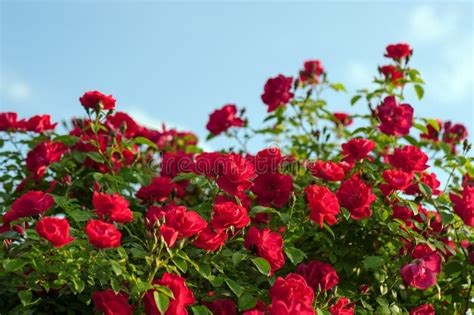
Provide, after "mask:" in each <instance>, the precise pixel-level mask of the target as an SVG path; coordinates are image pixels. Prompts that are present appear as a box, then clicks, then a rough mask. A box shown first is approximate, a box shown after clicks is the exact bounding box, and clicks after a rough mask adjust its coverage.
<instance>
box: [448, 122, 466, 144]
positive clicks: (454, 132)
mask: <svg viewBox="0 0 474 315" xmlns="http://www.w3.org/2000/svg"><path fill="white" fill-rule="evenodd" d="M443 128H444V134H443V142H446V143H451V144H455V143H459V142H461V141H463V140H464V139H466V138H467V129H466V127H464V126H463V125H461V124H454V125H452V123H451V122H450V121H447V122H445V123H444V126H443Z"/></svg>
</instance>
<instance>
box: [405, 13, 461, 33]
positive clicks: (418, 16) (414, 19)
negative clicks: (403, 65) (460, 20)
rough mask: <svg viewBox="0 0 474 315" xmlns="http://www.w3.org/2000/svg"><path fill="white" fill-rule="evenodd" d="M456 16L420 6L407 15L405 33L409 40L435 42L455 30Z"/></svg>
mask: <svg viewBox="0 0 474 315" xmlns="http://www.w3.org/2000/svg"><path fill="white" fill-rule="evenodd" d="M456 21H457V14H455V12H446V11H443V13H442V14H440V12H437V11H435V9H434V8H433V7H431V6H428V5H420V6H417V7H415V9H414V10H413V11H412V12H411V13H410V14H409V15H408V23H407V27H408V29H407V33H408V34H410V37H412V38H411V40H412V41H413V40H416V41H437V40H440V39H443V38H446V37H447V36H448V35H449V34H452V32H453V31H454V30H455V29H456V26H457V25H456V24H457V22H456Z"/></svg>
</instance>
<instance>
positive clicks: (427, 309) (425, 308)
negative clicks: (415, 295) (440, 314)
mask: <svg viewBox="0 0 474 315" xmlns="http://www.w3.org/2000/svg"><path fill="white" fill-rule="evenodd" d="M410 315H435V309H434V307H433V305H431V304H424V305H421V306H418V307H415V308H414V309H411V310H410Z"/></svg>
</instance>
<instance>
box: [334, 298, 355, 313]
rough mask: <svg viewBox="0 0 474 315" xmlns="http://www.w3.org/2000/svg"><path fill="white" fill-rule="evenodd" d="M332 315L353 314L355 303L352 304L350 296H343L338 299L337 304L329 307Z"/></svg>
mask: <svg viewBox="0 0 474 315" xmlns="http://www.w3.org/2000/svg"><path fill="white" fill-rule="evenodd" d="M329 312H331V315H352V314H354V305H352V304H351V303H350V301H349V299H348V298H346V297H342V298H339V299H337V302H336V304H334V305H333V306H331V307H330V308H329Z"/></svg>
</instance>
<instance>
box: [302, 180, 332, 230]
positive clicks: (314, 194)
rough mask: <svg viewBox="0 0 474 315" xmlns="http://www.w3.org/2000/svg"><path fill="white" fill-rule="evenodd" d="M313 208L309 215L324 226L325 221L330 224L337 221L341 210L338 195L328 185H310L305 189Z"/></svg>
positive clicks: (310, 206)
mask: <svg viewBox="0 0 474 315" xmlns="http://www.w3.org/2000/svg"><path fill="white" fill-rule="evenodd" d="M304 191H305V192H306V196H307V198H308V204H309V208H310V210H311V212H310V214H309V217H310V219H311V220H313V221H315V222H317V223H318V224H319V226H320V227H321V228H322V227H323V225H324V221H325V222H326V223H327V224H328V225H333V224H335V223H336V222H337V219H336V215H337V214H338V213H339V211H340V207H339V202H338V200H337V197H336V195H335V194H334V193H333V192H332V191H330V190H329V189H328V188H326V187H320V186H316V185H312V186H308V187H306V188H305V190H304Z"/></svg>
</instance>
